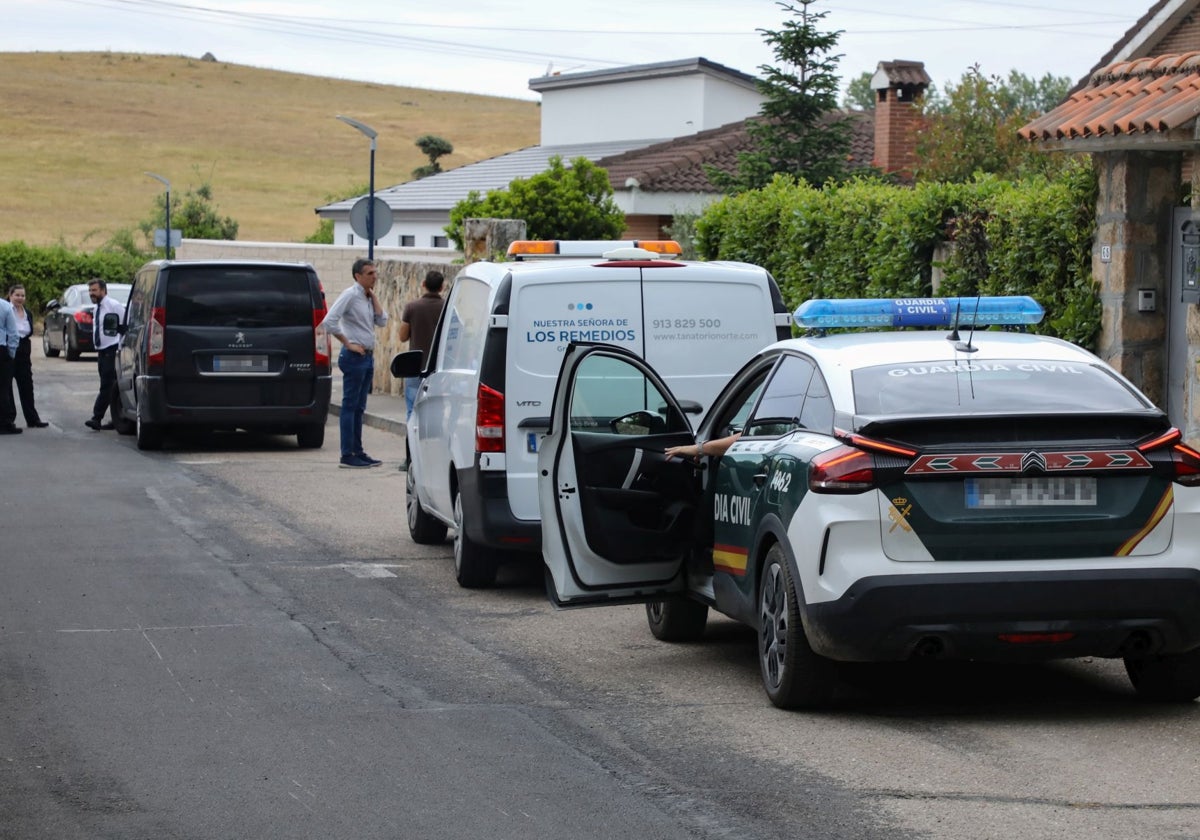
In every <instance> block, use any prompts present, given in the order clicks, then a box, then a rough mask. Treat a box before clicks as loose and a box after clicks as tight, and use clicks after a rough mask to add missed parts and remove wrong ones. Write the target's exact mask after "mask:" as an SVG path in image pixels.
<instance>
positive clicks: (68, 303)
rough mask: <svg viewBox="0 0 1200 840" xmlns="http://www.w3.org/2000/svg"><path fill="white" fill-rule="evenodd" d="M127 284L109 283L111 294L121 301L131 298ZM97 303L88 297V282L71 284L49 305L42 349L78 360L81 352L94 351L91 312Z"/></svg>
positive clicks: (50, 354) (124, 301) (51, 354)
mask: <svg viewBox="0 0 1200 840" xmlns="http://www.w3.org/2000/svg"><path fill="white" fill-rule="evenodd" d="M131 288H133V287H132V286H130V285H129V284H128V283H109V284H108V294H109V295H110V296H111V297H112V298H114V299H115V300H119V301H120V302H121V303H126V302H128V300H129V290H130V289H131ZM95 309H96V304H94V303H92V299H91V298H90V297H88V287H87V284H86V283H76V284H75V285H73V286H68V287H67V289H66V291H64V292H63V293H62V294H61V295H60V296H58V297H57V298H55V299H54V300H52V301H50V302H49V303H47V304H46V314H45V317H44V326H43V327H42V352H43V353H45V354H46V355H47V356H50V357H51V358H53V357H54V356H57V355H58V354H59V353H65V354H66V356H67V359H68V360H69V361H72V362H73V361H75V360H76V359H78V358H79V354H80V353H91V352H93V351H95V349H96V348H95V347H93V346H92V312H93V311H95Z"/></svg>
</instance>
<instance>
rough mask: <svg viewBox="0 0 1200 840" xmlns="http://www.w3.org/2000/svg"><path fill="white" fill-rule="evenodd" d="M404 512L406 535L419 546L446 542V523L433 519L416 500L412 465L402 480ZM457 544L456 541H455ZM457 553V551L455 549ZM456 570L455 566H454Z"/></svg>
mask: <svg viewBox="0 0 1200 840" xmlns="http://www.w3.org/2000/svg"><path fill="white" fill-rule="evenodd" d="M404 492H405V501H404V505H405V512H406V513H407V514H408V533H409V535H411V536H412V539H413V542H415V543H417V544H419V545H441V544H442V543H444V542H445V541H446V523H445V522H442V521H441V520H440V519H434V518H433V517H432V516H430V515H429V514H428V513H426V512H425V508H423V507H421V500H420V499H418V498H417V480H416V479H415V478H414V477H413V470H412V464H409V466H408V473H407V475H406V477H405V479H404ZM456 542H457V541H456ZM456 551H457V549H456ZM455 568H457V564H456V566H455Z"/></svg>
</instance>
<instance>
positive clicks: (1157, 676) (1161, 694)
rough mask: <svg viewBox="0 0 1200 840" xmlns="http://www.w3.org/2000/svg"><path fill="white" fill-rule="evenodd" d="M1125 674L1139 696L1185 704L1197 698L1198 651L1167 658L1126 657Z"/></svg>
mask: <svg viewBox="0 0 1200 840" xmlns="http://www.w3.org/2000/svg"><path fill="white" fill-rule="evenodd" d="M1125 673H1127V674H1128V675H1129V681H1130V682H1131V683H1133V688H1134V690H1135V691H1137V693H1138V696H1139V697H1144V698H1146V699H1147V700H1158V701H1161V702H1165V703H1187V702H1189V701H1192V700H1195V699H1196V698H1197V697H1200V648H1197V649H1196V650H1191V651H1188V652H1187V653H1176V654H1173V655H1169V656H1147V657H1142V658H1140V659H1135V658H1134V657H1131V656H1127V657H1125Z"/></svg>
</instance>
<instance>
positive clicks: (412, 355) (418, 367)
mask: <svg viewBox="0 0 1200 840" xmlns="http://www.w3.org/2000/svg"><path fill="white" fill-rule="evenodd" d="M390 369H391V371H392V376H394V377H396V378H397V379H411V378H412V377H414V376H420V375H421V371H422V370H424V369H425V353H424V351H422V350H406V351H405V352H403V353H397V354H396V355H395V356H392V364H391V368H390Z"/></svg>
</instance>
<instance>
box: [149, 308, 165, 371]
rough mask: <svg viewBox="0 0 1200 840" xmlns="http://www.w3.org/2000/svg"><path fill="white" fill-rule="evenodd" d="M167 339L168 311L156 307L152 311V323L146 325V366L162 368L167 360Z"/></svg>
mask: <svg viewBox="0 0 1200 840" xmlns="http://www.w3.org/2000/svg"><path fill="white" fill-rule="evenodd" d="M166 338H167V310H166V309H164V308H163V307H161V306H156V307H154V308H153V309H151V310H150V321H149V323H148V324H146V366H147V367H148V368H151V369H154V368H161V367H162V366H163V362H164V360H165V353H164V352H163V350H164V348H165V347H166Z"/></svg>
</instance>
